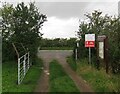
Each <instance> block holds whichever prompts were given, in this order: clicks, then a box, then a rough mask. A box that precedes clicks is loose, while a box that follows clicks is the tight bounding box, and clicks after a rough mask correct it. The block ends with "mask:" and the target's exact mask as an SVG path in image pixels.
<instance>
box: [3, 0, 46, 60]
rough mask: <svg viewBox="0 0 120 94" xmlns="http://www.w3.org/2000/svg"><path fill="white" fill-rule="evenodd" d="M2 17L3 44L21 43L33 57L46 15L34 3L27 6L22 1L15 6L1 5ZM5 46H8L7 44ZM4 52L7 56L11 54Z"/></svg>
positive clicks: (4, 50)
mask: <svg viewBox="0 0 120 94" xmlns="http://www.w3.org/2000/svg"><path fill="white" fill-rule="evenodd" d="M2 18H3V26H2V35H3V44H4V43H5V42H7V43H12V42H14V43H16V42H17V43H23V45H25V46H26V48H28V49H29V51H30V55H31V57H32V58H35V56H36V52H37V48H38V46H39V41H40V39H41V36H42V34H41V33H40V32H39V29H40V28H41V27H42V26H43V23H44V22H45V21H46V18H47V17H46V15H43V14H41V13H40V12H39V11H38V9H37V7H35V5H34V3H29V6H27V5H25V4H24V3H23V2H22V3H19V4H17V6H16V7H13V5H10V4H5V5H3V8H2ZM4 46H6V45H4ZM3 48H4V47H3ZM5 48H8V46H6V47H5ZM6 50H7V49H3V52H6ZM9 51H11V50H9ZM4 54H5V56H7V57H8V56H9V55H12V54H6V53H4ZM3 58H5V57H3Z"/></svg>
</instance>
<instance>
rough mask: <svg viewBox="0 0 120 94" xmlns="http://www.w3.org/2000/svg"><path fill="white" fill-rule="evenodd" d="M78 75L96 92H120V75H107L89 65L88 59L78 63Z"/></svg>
mask: <svg viewBox="0 0 120 94" xmlns="http://www.w3.org/2000/svg"><path fill="white" fill-rule="evenodd" d="M77 73H78V74H79V75H80V76H82V77H83V78H84V79H85V80H86V81H87V82H88V83H89V84H90V85H91V87H92V88H93V89H94V91H95V92H120V85H119V83H120V79H119V78H120V75H114V74H106V72H105V70H104V69H101V70H97V69H95V68H94V67H93V66H91V65H89V64H88V61H87V59H82V60H81V61H78V62H77Z"/></svg>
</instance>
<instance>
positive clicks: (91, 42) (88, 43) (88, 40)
mask: <svg viewBox="0 0 120 94" xmlns="http://www.w3.org/2000/svg"><path fill="white" fill-rule="evenodd" d="M85 47H87V48H89V63H91V48H93V47H95V34H85Z"/></svg>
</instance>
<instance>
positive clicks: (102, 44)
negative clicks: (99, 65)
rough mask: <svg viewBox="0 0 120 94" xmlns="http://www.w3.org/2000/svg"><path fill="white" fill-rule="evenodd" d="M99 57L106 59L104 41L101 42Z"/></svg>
mask: <svg viewBox="0 0 120 94" xmlns="http://www.w3.org/2000/svg"><path fill="white" fill-rule="evenodd" d="M99 57H100V58H101V59H104V42H99Z"/></svg>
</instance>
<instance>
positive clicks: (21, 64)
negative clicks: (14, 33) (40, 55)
mask: <svg viewBox="0 0 120 94" xmlns="http://www.w3.org/2000/svg"><path fill="white" fill-rule="evenodd" d="M12 45H13V47H14V49H15V51H16V54H17V56H18V59H17V63H18V85H19V84H21V83H22V81H23V79H24V77H25V75H26V73H27V71H28V70H29V68H30V55H29V52H26V53H25V54H24V55H22V56H20V52H19V51H18V49H17V47H16V46H15V44H14V43H12ZM21 47H23V49H24V50H25V51H27V50H26V49H25V48H24V46H23V45H22V44H21Z"/></svg>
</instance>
